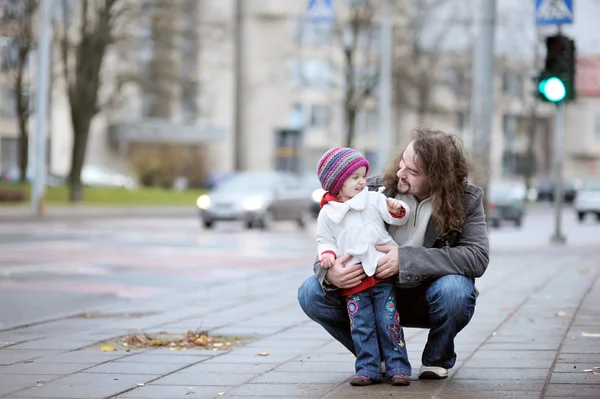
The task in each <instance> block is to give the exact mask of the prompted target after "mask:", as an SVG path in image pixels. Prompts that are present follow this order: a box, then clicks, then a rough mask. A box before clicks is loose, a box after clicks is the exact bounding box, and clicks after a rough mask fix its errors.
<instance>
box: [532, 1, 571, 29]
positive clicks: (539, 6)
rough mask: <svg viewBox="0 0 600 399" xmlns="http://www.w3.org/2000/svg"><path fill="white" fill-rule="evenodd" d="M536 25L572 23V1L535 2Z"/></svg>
mask: <svg viewBox="0 0 600 399" xmlns="http://www.w3.org/2000/svg"><path fill="white" fill-rule="evenodd" d="M535 23H536V24H537V25H562V24H572V23H573V0H535Z"/></svg>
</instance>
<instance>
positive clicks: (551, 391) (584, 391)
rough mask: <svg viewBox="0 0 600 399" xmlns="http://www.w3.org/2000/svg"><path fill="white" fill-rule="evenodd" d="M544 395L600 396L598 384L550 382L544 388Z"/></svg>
mask: <svg viewBox="0 0 600 399" xmlns="http://www.w3.org/2000/svg"><path fill="white" fill-rule="evenodd" d="M546 397H557V398H573V397H577V398H584V397H585V398H594V399H597V398H600V384H578V385H577V386H573V385H570V384H552V383H551V384H550V385H548V389H547V390H546Z"/></svg>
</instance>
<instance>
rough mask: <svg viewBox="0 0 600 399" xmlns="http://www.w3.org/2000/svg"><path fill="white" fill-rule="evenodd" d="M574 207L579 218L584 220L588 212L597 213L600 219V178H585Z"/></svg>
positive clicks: (599, 219) (597, 218) (581, 220)
mask: <svg viewBox="0 0 600 399" xmlns="http://www.w3.org/2000/svg"><path fill="white" fill-rule="evenodd" d="M573 208H574V209H575V212H576V213H577V219H578V220H579V221H580V222H583V220H584V219H585V215H586V214H588V213H591V214H595V215H596V220H598V221H600V180H584V181H583V182H582V184H581V189H580V190H579V191H578V192H577V196H576V197H575V203H574V204H573Z"/></svg>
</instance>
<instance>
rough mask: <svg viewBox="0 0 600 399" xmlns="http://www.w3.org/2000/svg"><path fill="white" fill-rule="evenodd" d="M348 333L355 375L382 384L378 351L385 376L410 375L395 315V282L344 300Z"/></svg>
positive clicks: (400, 328)
mask: <svg viewBox="0 0 600 399" xmlns="http://www.w3.org/2000/svg"><path fill="white" fill-rule="evenodd" d="M346 305H347V309H348V316H349V317H350V333H351V335H352V341H353V342H354V346H355V348H356V364H355V368H356V375H363V376H366V377H369V378H371V379H372V380H376V381H377V380H381V359H380V350H381V353H382V354H383V360H384V362H385V369H386V374H387V375H388V376H392V375H396V374H406V375H410V374H411V367H410V362H409V361H408V354H407V352H406V344H405V342H404V333H403V331H402V327H401V326H400V316H399V315H398V312H397V311H396V285H395V282H394V281H392V282H383V283H378V284H376V285H375V286H373V287H371V288H368V289H366V290H364V291H361V292H359V293H357V294H352V295H350V296H348V297H346Z"/></svg>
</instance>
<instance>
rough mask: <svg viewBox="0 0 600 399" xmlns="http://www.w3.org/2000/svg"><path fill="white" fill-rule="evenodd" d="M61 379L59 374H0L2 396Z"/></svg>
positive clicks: (0, 393)
mask: <svg viewBox="0 0 600 399" xmlns="http://www.w3.org/2000/svg"><path fill="white" fill-rule="evenodd" d="M60 377H62V375H58V374H45V375H38V374H27V375H25V374H0V395H6V394H9V393H12V392H16V391H19V390H21V389H25V388H29V387H34V386H35V385H36V384H38V383H40V384H44V383H46V382H48V381H52V380H54V379H56V378H60Z"/></svg>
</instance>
